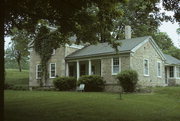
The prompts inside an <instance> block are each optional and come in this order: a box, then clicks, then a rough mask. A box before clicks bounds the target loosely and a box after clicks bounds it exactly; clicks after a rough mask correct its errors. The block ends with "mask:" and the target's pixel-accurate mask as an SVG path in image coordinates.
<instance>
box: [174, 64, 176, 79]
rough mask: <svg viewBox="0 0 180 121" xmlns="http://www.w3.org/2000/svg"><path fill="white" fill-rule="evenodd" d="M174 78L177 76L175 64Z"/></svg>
mask: <svg viewBox="0 0 180 121" xmlns="http://www.w3.org/2000/svg"><path fill="white" fill-rule="evenodd" d="M174 78H176V66H174Z"/></svg>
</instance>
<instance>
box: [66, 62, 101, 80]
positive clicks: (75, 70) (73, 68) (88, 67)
mask: <svg viewBox="0 0 180 121" xmlns="http://www.w3.org/2000/svg"><path fill="white" fill-rule="evenodd" d="M83 75H100V76H101V59H88V60H71V61H67V62H66V76H70V77H76V78H77V80H78V79H79V77H81V76H83Z"/></svg>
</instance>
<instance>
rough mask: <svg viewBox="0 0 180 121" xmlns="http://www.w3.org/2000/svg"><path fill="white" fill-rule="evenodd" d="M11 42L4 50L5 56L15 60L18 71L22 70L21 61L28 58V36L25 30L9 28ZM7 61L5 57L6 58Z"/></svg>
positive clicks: (25, 60)
mask: <svg viewBox="0 0 180 121" xmlns="http://www.w3.org/2000/svg"><path fill="white" fill-rule="evenodd" d="M10 35H11V43H10V46H9V48H8V49H7V50H6V55H5V56H6V57H9V58H10V59H11V60H16V62H17V64H18V68H19V71H20V72H21V70H22V61H24V62H27V60H28V55H29V52H28V43H29V42H30V40H31V39H30V37H28V33H27V31H25V30H18V29H17V28H13V29H11V34H10ZM6 61H7V59H6Z"/></svg>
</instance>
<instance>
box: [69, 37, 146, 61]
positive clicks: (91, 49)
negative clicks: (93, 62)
mask: <svg viewBox="0 0 180 121" xmlns="http://www.w3.org/2000/svg"><path fill="white" fill-rule="evenodd" d="M148 38H149V36H146V37H138V38H132V39H126V40H125V39H124V40H118V42H121V43H122V45H121V46H119V47H118V50H119V51H120V52H121V53H123V52H130V51H131V50H132V49H133V48H134V47H136V46H137V45H139V44H140V43H142V42H143V41H144V40H146V39H148ZM111 53H115V49H114V48H112V47H111V45H109V44H108V43H107V42H106V43H98V44H96V45H89V46H86V47H84V48H82V49H80V50H78V51H75V52H74V53H72V54H70V55H68V56H67V57H66V58H74V57H75V58H76V57H84V56H93V55H102V54H111Z"/></svg>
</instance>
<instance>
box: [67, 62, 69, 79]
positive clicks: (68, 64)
mask: <svg viewBox="0 0 180 121" xmlns="http://www.w3.org/2000/svg"><path fill="white" fill-rule="evenodd" d="M66 76H69V64H68V62H66Z"/></svg>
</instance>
